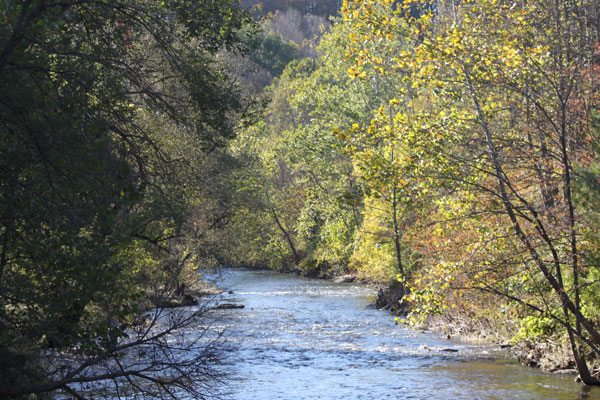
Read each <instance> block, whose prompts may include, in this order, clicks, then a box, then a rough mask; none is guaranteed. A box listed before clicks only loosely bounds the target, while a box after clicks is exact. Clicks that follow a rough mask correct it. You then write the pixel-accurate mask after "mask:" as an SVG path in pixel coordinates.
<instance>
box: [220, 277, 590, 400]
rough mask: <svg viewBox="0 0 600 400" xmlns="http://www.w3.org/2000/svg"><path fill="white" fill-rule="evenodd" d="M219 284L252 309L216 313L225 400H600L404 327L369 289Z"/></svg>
mask: <svg viewBox="0 0 600 400" xmlns="http://www.w3.org/2000/svg"><path fill="white" fill-rule="evenodd" d="M210 278H212V279H213V280H214V281H215V282H216V283H217V284H218V285H219V286H220V287H222V288H223V289H225V290H227V291H231V293H227V292H225V294H223V295H221V296H220V297H219V298H218V299H216V300H215V301H218V302H221V303H237V304H243V305H244V306H245V308H244V309H232V310H218V311H215V313H219V315H218V322H217V327H218V328H222V329H224V330H225V337H226V340H227V342H228V344H229V345H230V348H231V350H230V352H229V353H228V354H227V355H226V360H225V364H224V366H223V368H224V369H226V372H227V373H228V374H229V376H230V379H229V380H228V381H229V383H228V384H227V385H226V390H225V393H224V397H225V398H226V399H231V400H276V399H285V400H302V399H324V400H333V399H350V400H353V399H356V400H359V399H364V400H370V399H373V400H380V399H444V400H452V399H498V400H506V399H532V400H533V399H555V400H575V399H591V400H595V399H598V400H600V389H598V388H593V389H590V388H585V387H583V386H581V385H580V384H576V383H574V382H573V376H559V375H554V374H548V373H544V372H541V371H538V370H535V369H531V368H525V367H522V366H520V365H519V364H518V363H516V362H514V361H511V360H510V359H508V358H507V357H508V354H507V353H505V352H501V351H500V350H499V349H497V346H477V345H473V344H466V343H460V342H455V341H450V340H447V339H446V338H445V337H443V336H441V335H438V334H434V333H428V332H425V333H422V332H415V331H413V330H410V329H408V328H406V327H403V326H401V325H395V324H394V320H393V318H392V316H390V314H389V313H387V312H385V311H380V310H375V309H372V308H369V307H368V306H369V304H370V302H371V301H372V296H373V290H372V288H369V287H366V286H361V285H356V284H336V283H332V282H329V281H320V280H310V279H305V278H300V277H296V276H290V275H281V274H277V273H274V272H267V271H250V270H232V269H224V270H222V271H221V272H220V273H219V274H218V275H212V276H210ZM446 349H453V350H458V351H457V352H448V351H444V350H446Z"/></svg>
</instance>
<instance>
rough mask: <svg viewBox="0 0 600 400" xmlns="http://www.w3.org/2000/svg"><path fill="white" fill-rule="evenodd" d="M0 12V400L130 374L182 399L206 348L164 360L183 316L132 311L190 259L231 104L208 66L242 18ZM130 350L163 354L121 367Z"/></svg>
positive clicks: (14, 5)
mask: <svg viewBox="0 0 600 400" xmlns="http://www.w3.org/2000/svg"><path fill="white" fill-rule="evenodd" d="M0 15H1V17H2V20H3V25H2V28H0V93H2V94H1V95H0V137H1V144H0V158H1V161H0V171H1V172H0V188H1V189H0V332H1V334H0V352H1V353H2V357H1V358H2V364H1V366H0V368H1V374H2V376H3V382H2V384H1V385H0V397H5V396H8V397H18V396H26V395H28V394H42V393H48V392H56V391H61V392H63V393H66V394H67V395H69V396H73V397H78V396H85V395H84V394H82V393H79V391H78V388H80V387H79V386H78V387H77V388H76V387H74V386H73V384H77V383H84V382H93V381H97V382H100V383H104V384H106V383H107V381H112V382H114V383H115V385H116V384H117V380H118V379H117V380H113V379H112V378H119V379H128V378H133V377H134V376H137V378H139V379H141V380H145V381H146V384H144V385H142V386H135V385H133V386H132V387H133V388H134V389H139V390H142V391H146V394H153V395H155V396H162V395H165V393H169V395H172V396H174V394H173V392H169V390H170V389H169V388H170V387H178V389H181V390H188V391H189V392H190V393H191V394H194V395H198V393H197V390H196V389H194V388H193V385H192V383H191V382H192V380H193V378H198V377H199V374H198V371H205V367H206V365H202V363H203V362H205V361H207V360H208V359H207V358H206V357H205V355H207V354H209V353H210V352H211V351H210V347H208V348H207V351H208V353H201V352H200V353H197V357H196V356H193V357H192V356H190V357H188V358H185V357H184V358H182V359H181V363H180V364H178V361H177V358H178V357H175V358H170V355H169V353H168V352H169V351H170V350H173V351H174V350H175V349H174V348H172V347H170V345H169V346H165V344H166V343H167V342H166V338H167V337H169V335H172V334H173V332H174V330H175V329H176V328H184V327H185V326H187V325H189V324H190V321H191V320H193V319H196V318H192V319H188V318H187V317H185V318H183V317H178V318H174V319H172V320H171V321H170V322H169V321H168V320H165V317H161V318H158V317H156V318H154V319H152V318H151V319H150V320H147V319H146V318H140V317H139V315H140V313H142V312H143V311H144V310H145V309H146V308H147V307H149V306H151V303H149V302H148V300H147V299H150V300H152V298H154V299H155V300H156V299H157V298H159V297H164V296H172V295H174V293H175V292H176V291H177V288H178V287H179V286H180V283H181V282H180V280H181V279H182V278H183V274H184V272H185V271H189V270H190V269H192V268H193V267H194V260H195V259H197V250H196V246H197V244H198V242H197V239H198V238H197V237H196V236H195V234H196V233H197V232H195V231H194V226H195V222H198V219H197V220H196V221H193V218H192V214H193V211H196V212H198V210H199V209H202V208H204V210H203V211H201V212H206V209H207V206H208V204H210V203H211V200H209V199H205V198H203V197H202V196H203V195H204V194H207V193H209V192H208V191H207V190H202V191H197V190H196V189H198V187H197V184H201V183H202V182H201V180H200V179H199V178H200V177H203V178H204V179H203V180H204V182H206V181H207V180H208V178H207V175H206V173H207V172H208V171H206V169H208V166H209V165H210V163H211V162H214V160H216V159H217V157H216V156H215V154H216V153H218V150H217V149H218V148H219V147H222V146H223V144H224V143H226V142H227V141H228V140H229V139H230V138H231V137H233V128H234V126H233V121H232V118H231V116H232V115H233V113H234V112H236V110H237V109H239V108H240V106H241V104H240V102H239V101H238V98H237V96H236V95H235V92H234V90H232V88H231V83H230V82H229V81H228V79H227V77H226V75H225V74H224V72H223V68H222V67H221V66H219V65H218V63H217V62H216V61H215V58H214V54H215V53H216V51H217V50H218V49H220V48H221V47H223V46H229V47H230V48H236V47H240V45H239V38H238V37H237V32H238V30H239V28H240V27H241V24H242V23H243V21H244V20H245V18H246V17H245V14H244V12H243V11H242V10H241V9H240V8H239V7H238V5H237V3H236V2H235V1H231V2H230V1H209V2H202V3H201V4H200V3H197V2H190V1H179V0H173V1H165V2H160V3H159V2H152V1H142V0H140V1H137V0H132V1H129V0H124V1H100V2H98V1H86V0H84V1H66V2H65V1H61V2H54V1H37V0H32V1H25V2H4V3H3V4H2V5H1V6H0ZM213 199H216V198H213ZM214 218H215V219H216V220H217V221H218V219H219V217H218V216H215V217H214ZM157 315H158V314H157ZM194 317H198V315H197V314H194ZM159 325H162V326H163V328H164V329H162V330H157V329H159ZM194 345H195V344H194V343H190V344H189V346H188V347H189V348H190V349H192V348H193V347H194ZM144 346H148V347H150V348H152V349H153V351H155V350H159V349H160V350H161V351H163V355H164V356H165V358H164V359H163V360H162V361H159V358H155V359H152V358H151V357H149V358H146V359H145V361H144V360H140V363H141V364H135V363H133V364H131V363H129V360H127V363H126V364H123V362H124V358H123V357H124V356H123V353H124V352H128V356H127V357H125V358H128V357H129V356H130V355H131V354H130V351H133V350H134V349H141V347H144ZM136 351H137V350H136ZM203 354H204V355H203ZM171 355H174V353H171ZM70 357H77V358H79V359H81V360H83V361H82V363H81V364H79V365H75V364H74V363H72V362H68V361H69V360H71V358H70ZM141 358H142V359H143V357H141ZM163 361H164V364H161V362H163ZM144 362H147V364H144ZM160 365H163V366H166V367H167V368H166V369H164V370H162V372H164V374H165V375H161V370H160V367H159V366H160ZM102 368H104V370H105V372H100V371H102ZM178 368H179V369H178ZM196 368H200V369H199V370H197V369H196ZM177 371H178V373H179V374H176V373H175V372H177ZM144 372H147V373H148V375H144V376H141V375H140V374H143V373H144ZM167 375H168V376H167ZM167 378H168V379H167ZM180 378H181V379H180ZM188 378H190V379H189V380H188ZM148 385H150V386H148ZM107 395H108V394H107Z"/></svg>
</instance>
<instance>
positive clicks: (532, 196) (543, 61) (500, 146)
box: [345, 0, 599, 384]
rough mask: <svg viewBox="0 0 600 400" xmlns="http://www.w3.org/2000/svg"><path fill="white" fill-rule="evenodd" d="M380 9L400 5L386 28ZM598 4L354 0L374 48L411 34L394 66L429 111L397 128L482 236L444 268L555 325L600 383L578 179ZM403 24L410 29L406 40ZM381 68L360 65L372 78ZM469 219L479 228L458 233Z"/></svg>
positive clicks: (470, 237)
mask: <svg viewBox="0 0 600 400" xmlns="http://www.w3.org/2000/svg"><path fill="white" fill-rule="evenodd" d="M378 7H387V10H388V18H387V19H382V18H372V16H373V13H374V11H373V10H375V9H377V8H378ZM596 8H597V6H595V5H594V4H592V3H587V2H585V1H583V2H582V1H561V2H538V3H536V4H535V5H534V4H522V5H519V4H513V3H510V4H509V3H508V2H507V3H505V2H497V1H489V2H488V1H476V2H468V3H461V4H457V3H454V2H438V3H436V7H435V10H433V9H432V8H431V7H430V3H429V2H420V1H407V2H404V3H402V4H397V5H394V4H392V2H389V1H383V0H382V1H375V2H370V1H369V2H356V3H346V11H345V12H346V13H345V15H346V18H347V19H349V20H352V21H353V22H354V23H356V24H358V25H360V26H364V27H366V28H365V29H366V31H367V32H368V34H369V35H371V37H372V38H373V39H381V40H384V41H385V40H386V39H387V40H389V38H394V37H395V36H396V35H402V36H404V37H405V40H406V42H407V43H412V46H411V48H410V49H409V50H408V51H403V52H400V53H399V54H398V55H397V56H396V57H395V59H394V60H395V65H393V66H392V70H394V71H397V72H398V73H400V74H405V75H406V76H407V80H408V81H409V82H410V86H411V87H412V88H414V89H415V90H416V92H417V95H416V96H415V97H416V98H417V99H419V100H418V102H419V103H420V104H417V103H415V102H414V101H413V102H411V103H410V105H411V106H413V105H416V106H418V108H417V110H418V112H417V113H416V114H415V115H416V118H415V117H413V118H409V119H407V118H405V117H403V116H402V115H397V118H398V119H399V120H402V121H403V124H404V125H405V128H404V130H403V131H404V132H406V131H412V135H413V136H414V137H415V138H416V140H413V141H412V143H411V153H412V154H415V155H418V157H419V158H420V160H419V162H418V163H416V164H415V165H418V166H419V168H418V169H416V170H415V172H416V173H418V174H419V175H420V176H422V177H423V178H426V177H427V178H430V179H431V178H433V181H432V183H433V185H435V186H438V187H441V188H445V189H446V196H445V199H443V202H440V201H435V202H432V203H430V204H431V206H432V210H437V211H445V212H446V215H445V217H446V218H442V221H444V220H446V221H451V223H450V225H452V224H455V225H458V226H462V227H463V228H466V227H468V228H470V229H472V231H470V232H467V233H466V234H465V235H464V236H465V239H466V240H467V244H468V246H469V247H466V249H467V250H469V249H470V254H469V255H467V254H465V252H464V251H462V252H461V251H460V250H459V251H457V252H456V255H457V258H456V259H455V260H454V264H453V266H451V267H449V265H448V263H447V262H444V259H447V258H448V257H447V255H446V256H443V255H442V254H440V253H438V254H437V255H436V256H435V257H434V258H435V259H437V260H440V261H441V262H440V261H438V262H437V263H435V262H434V265H436V264H437V265H439V266H444V268H445V269H446V273H447V275H448V276H451V275H452V274H458V275H462V278H460V281H459V282H458V285H457V286H463V287H464V286H467V287H475V288H478V289H479V290H482V291H484V292H490V293H493V294H496V295H501V296H504V297H506V298H508V299H510V300H512V301H515V302H517V303H519V304H522V305H524V306H526V307H528V308H530V309H531V310H533V311H535V312H537V313H539V315H540V316H542V317H550V318H552V319H554V320H555V321H556V322H557V324H559V325H561V326H563V327H564V328H565V330H566V333H567V336H568V338H569V342H570V344H571V349H572V354H573V357H574V360H575V363H576V365H577V367H578V369H579V371H580V374H581V377H582V379H583V381H584V382H585V383H587V384H597V383H598V382H597V380H596V379H594V378H593V377H592V376H591V374H590V373H589V369H588V367H587V364H586V361H585V358H586V356H585V354H586V352H587V351H588V350H589V351H592V352H593V353H595V354H598V343H599V340H598V339H599V337H598V330H597V327H596V325H595V322H594V321H593V320H592V319H591V318H590V316H588V315H585V312H584V310H586V309H588V308H587V306H584V304H583V302H584V300H582V298H584V297H585V298H586V299H588V301H589V299H590V297H589V295H584V294H583V293H584V292H587V290H588V288H590V287H592V286H595V285H597V282H596V281H595V280H594V278H593V276H595V274H590V271H591V270H593V269H595V268H596V267H595V266H594V265H593V264H587V265H584V264H583V260H582V257H581V255H582V254H581V249H582V246H583V247H586V244H585V243H581V242H580V240H579V238H580V237H581V233H582V232H585V231H586V230H587V228H586V226H589V223H590V221H589V220H587V221H586V220H584V219H583V218H582V210H581V209H578V207H577V204H576V202H575V201H574V195H573V193H574V190H575V187H576V185H575V183H574V178H573V177H574V175H575V174H576V170H575V169H574V162H575V160H577V159H579V158H580V157H581V156H582V155H583V154H586V152H588V151H589V148H588V147H587V146H588V145H589V143H592V142H593V138H592V137H591V136H590V130H589V129H588V121H589V104H590V99H591V97H590V96H591V92H590V91H589V88H590V87H592V85H591V84H590V75H589V74H583V73H582V71H589V70H590V69H591V68H592V67H593V54H594V45H595V42H596V40H597V32H596V31H594V29H593V28H592V25H591V24H589V23H588V22H589V21H590V20H591V18H593V15H596V13H597V10H596ZM403 24H408V29H406V30H402V31H400V32H399V30H398V29H397V26H400V25H403ZM565 27H567V28H566V29H567V30H566V31H565ZM360 43H363V41H361V42H360ZM372 63H373V60H372V59H369V58H368V57H363V58H361V59H359V62H358V63H357V68H361V70H360V71H359V74H361V73H364V72H362V71H363V70H364V68H365V67H364V66H365V65H368V64H372ZM365 75H366V73H365ZM466 100H468V102H465V101H466ZM399 134H403V135H404V134H405V133H403V132H399ZM441 206H443V207H441ZM432 214H433V213H432ZM433 215H435V216H437V217H442V216H444V214H439V212H437V213H435V214H433ZM465 220H471V221H472V223H471V224H464V223H463V224H459V223H456V221H465ZM433 223H434V224H439V223H440V221H439V220H437V221H435V220H434V221H433ZM445 225H449V224H448V223H445ZM457 244H458V243H457ZM458 245H463V244H462V243H461V244H458ZM450 254H451V253H450ZM456 279H458V278H457V277H456V276H455V277H454V278H451V280H456ZM518 279H521V282H526V281H527V280H530V281H529V283H528V284H527V285H523V284H521V285H517V284H515V283H516V281H518ZM446 287H448V286H447V285H446ZM586 349H587V350H586Z"/></svg>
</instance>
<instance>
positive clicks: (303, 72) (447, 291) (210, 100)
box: [0, 0, 600, 399]
mask: <svg viewBox="0 0 600 400" xmlns="http://www.w3.org/2000/svg"><path fill="white" fill-rule="evenodd" d="M0 19H1V21H2V24H0V399H13V398H14V399H21V398H22V399H46V398H48V399H49V398H75V399H81V398H101V397H102V396H108V395H107V393H111V395H110V396H113V397H110V396H109V397H108V398H115V397H114V396H118V397H119V398H121V397H123V398H190V397H191V398H209V397H210V395H211V393H212V392H211V391H212V390H213V384H214V382H218V381H219V380H222V379H226V378H225V377H222V376H220V375H219V372H218V369H215V368H214V367H213V366H214V365H215V364H216V363H217V361H216V360H217V359H218V358H219V357H220V353H221V352H222V351H223V350H220V349H219V339H220V337H219V334H217V333H214V332H212V331H211V329H210V323H209V322H205V321H204V318H205V314H206V313H205V311H206V310H205V309H204V308H203V307H200V308H199V310H198V311H195V312H193V313H191V314H190V313H186V312H181V310H182V308H181V307H178V306H181V305H189V304H194V303H195V300H194V298H196V297H199V296H203V295H205V294H206V292H207V291H210V288H207V286H206V285H205V284H204V283H203V282H202V281H201V280H200V279H199V275H198V273H199V271H202V270H203V269H205V268H208V267H212V266H228V267H244V268H256V269H267V268H268V269H273V270H277V271H280V272H285V273H297V274H301V275H304V276H308V277H312V278H319V279H332V278H334V277H338V276H342V275H350V276H352V278H353V279H354V278H355V279H356V280H358V281H361V282H365V283H369V284H375V285H379V286H380V287H381V288H382V290H381V292H382V293H384V294H383V297H385V301H384V303H385V304H382V306H385V307H386V308H389V309H391V310H392V311H393V312H394V313H395V315H396V321H397V323H398V324H400V325H408V326H411V327H421V326H424V325H429V326H435V327H437V329H439V330H442V331H443V332H444V333H447V334H448V335H452V336H455V335H459V336H460V335H464V336H469V335H471V336H472V335H479V336H485V337H487V338H488V339H491V340H498V341H502V342H509V343H510V344H511V345H513V346H515V347H519V349H521V352H522V355H523V356H522V361H523V362H524V363H526V364H528V365H530V366H537V367H544V368H546V369H558V368H574V369H576V370H577V372H578V374H579V379H580V381H581V382H582V383H583V384H585V385H592V386H594V385H595V386H598V385H600V369H599V367H600V229H599V227H600V161H599V158H598V156H599V154H600V3H599V2H598V1H597V0H535V1H529V2H525V1H522V2H513V1H507V0H462V1H459V0H343V1H337V0H331V1H314V0H270V1H262V2H260V1H258V0H243V1H240V0H205V1H194V0H163V1H154V0H60V1H59V0H19V1H16V0H6V1H2V2H0ZM188 303H189V304H188ZM390 318H394V317H390ZM192 326H193V327H198V326H201V327H203V328H202V329H201V332H200V333H199V336H200V337H199V338H198V339H197V340H192V341H187V342H185V343H184V344H181V343H180V342H177V343H174V342H173V338H177V337H179V336H178V335H184V334H185V332H186V330H189V329H191V327H192ZM194 329H197V328H194ZM200 339H201V340H200ZM89 393H94V394H93V395H90V394H89ZM115 393H116V395H115ZM56 396H59V397H56ZM60 396H62V397H60ZM136 396H139V397H136ZM184 396H188V397H184Z"/></svg>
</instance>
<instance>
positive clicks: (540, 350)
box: [278, 269, 600, 380]
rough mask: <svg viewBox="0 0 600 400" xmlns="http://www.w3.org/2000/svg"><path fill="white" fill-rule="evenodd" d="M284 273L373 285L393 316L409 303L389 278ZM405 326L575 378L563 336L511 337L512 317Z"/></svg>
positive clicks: (442, 318)
mask: <svg viewBox="0 0 600 400" xmlns="http://www.w3.org/2000/svg"><path fill="white" fill-rule="evenodd" d="M278 272H279V273H284V274H295V275H300V276H304V277H306V278H311V279H318V280H327V281H332V282H336V283H358V284H362V285H367V286H371V287H373V288H375V290H376V297H375V300H374V301H373V306H374V307H376V308H377V309H383V310H388V311H389V312H390V313H391V314H392V315H394V316H405V315H406V314H408V313H409V312H410V305H409V304H407V303H406V302H402V299H403V297H404V295H405V293H404V289H403V288H402V286H401V285H400V284H399V283H398V282H396V281H393V282H391V283H390V284H389V285H387V286H385V285H381V284H378V283H376V282H371V281H369V280H365V279H358V277H357V276H356V275H354V274H348V273H343V274H338V275H335V274H333V273H332V272H331V271H321V270H311V271H310V272H309V273H304V271H302V270H300V269H296V270H285V271H278ZM406 326H407V327H409V328H410V329H413V330H416V331H423V330H429V331H432V332H437V333H440V334H443V335H445V336H446V337H447V338H448V339H454V340H458V341H460V342H464V343H470V344H482V345H495V346H498V348H499V349H504V350H507V351H508V354H510V355H511V357H513V358H514V359H515V360H518V361H519V362H520V363H521V364H522V365H523V366H526V367H531V368H537V369H540V370H542V371H544V372H547V373H553V374H565V375H572V376H573V378H574V379H575V380H577V379H578V372H577V370H576V366H575V362H574V360H573V357H572V353H571V349H570V347H569V344H568V342H567V340H566V338H565V337H561V336H560V335H554V336H541V337H539V338H537V339H536V340H535V341H529V340H520V341H515V339H514V338H515V337H516V336H517V332H518V331H519V326H518V324H517V323H515V322H514V321H512V320H501V319H491V318H482V317H481V316H477V317H472V316H469V315H467V314H465V313H460V312H456V311H454V312H449V311H448V312H446V313H444V314H442V315H435V316H430V317H428V318H427V320H426V321H425V322H424V323H423V324H422V325H419V326H410V325H408V324H406ZM591 366H592V371H593V374H594V376H597V377H600V363H599V362H598V361H596V362H593V363H592V364H591Z"/></svg>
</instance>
